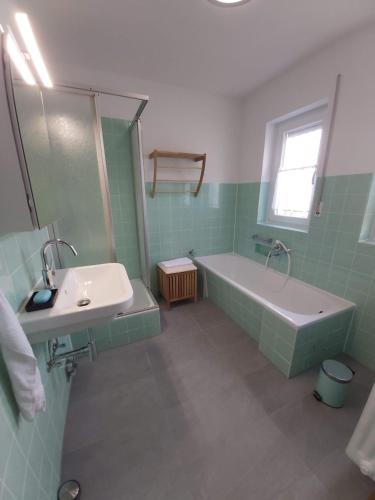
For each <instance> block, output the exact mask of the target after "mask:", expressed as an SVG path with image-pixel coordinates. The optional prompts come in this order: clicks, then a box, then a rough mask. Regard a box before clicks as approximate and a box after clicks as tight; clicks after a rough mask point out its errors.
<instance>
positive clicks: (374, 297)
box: [234, 174, 375, 369]
mask: <svg viewBox="0 0 375 500" xmlns="http://www.w3.org/2000/svg"><path fill="white" fill-rule="evenodd" d="M372 177H373V176H372V174H362V175H359V174H358V175H343V176H335V177H328V178H327V179H326V182H325V188H324V194H323V210H322V215H321V217H313V218H312V220H311V225H310V229H309V232H308V233H304V232H298V231H292V230H287V229H280V228H274V227H269V226H265V225H261V224H258V223H257V216H258V202H259V192H260V189H261V184H260V183H245V184H240V185H239V187H238V203H237V219H236V236H235V246H234V250H235V251H236V252H237V253H239V254H241V255H243V256H246V257H249V258H251V259H254V260H256V261H258V262H260V263H264V262H265V256H263V255H261V254H259V253H257V252H255V245H254V241H253V240H252V235H253V234H255V233H258V234H260V235H262V236H263V235H264V236H266V237H272V238H274V239H276V238H278V239H280V240H282V241H284V242H285V243H286V244H287V246H288V247H290V248H292V250H293V252H292V272H291V274H292V276H294V277H296V278H298V279H301V280H303V281H305V282H307V283H311V284H313V285H315V286H317V287H319V288H322V289H324V290H327V291H329V292H332V293H334V294H336V295H339V296H341V297H344V298H346V299H348V300H350V301H352V302H354V303H356V304H357V306H358V313H357V315H356V318H355V321H354V322H353V328H352V331H351V333H350V336H349V341H348V343H347V346H346V352H348V353H349V354H350V355H352V356H353V357H355V358H356V359H358V360H359V361H361V362H362V363H363V364H365V365H366V366H368V367H369V368H371V369H375V329H374V326H373V325H374V324H375V312H374V311H375V271H374V270H375V245H371V244H368V243H362V242H361V243H359V239H360V233H361V228H362V222H363V218H364V214H365V211H366V206H367V200H368V194H369V190H370V186H371V182H372ZM270 265H271V266H272V267H275V268H276V269H277V270H280V271H283V272H285V270H286V265H287V263H286V258H285V257H281V258H280V257H278V258H273V259H271V263H270Z"/></svg>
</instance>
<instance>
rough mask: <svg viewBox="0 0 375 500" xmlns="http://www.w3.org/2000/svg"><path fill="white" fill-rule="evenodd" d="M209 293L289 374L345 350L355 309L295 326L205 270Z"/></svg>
mask: <svg viewBox="0 0 375 500" xmlns="http://www.w3.org/2000/svg"><path fill="white" fill-rule="evenodd" d="M206 276H207V289H208V290H207V291H208V296H209V297H210V299H211V300H213V301H214V302H215V303H216V304H217V305H218V306H219V307H221V308H222V309H223V310H224V311H225V312H226V313H227V314H228V315H229V316H230V317H231V318H232V319H233V320H234V321H235V322H236V323H238V324H239V325H240V326H241V327H242V328H243V329H244V330H245V331H246V332H247V333H248V334H249V335H250V336H251V337H252V338H253V339H254V340H255V341H257V342H258V343H259V349H260V350H261V351H262V352H263V354H264V355H265V356H267V357H268V358H269V360H270V361H272V363H273V364H274V365H275V366H277V367H278V368H279V369H280V370H281V371H282V372H283V373H284V375H286V376H287V377H293V376H295V375H298V373H301V372H303V371H305V370H307V369H308V368H311V367H312V366H315V365H317V364H319V363H320V362H321V361H323V360H324V359H327V358H331V357H334V356H336V355H337V354H339V353H340V352H342V351H343V349H344V345H345V341H346V338H347V334H348V328H349V326H350V324H351V318H352V314H353V311H352V310H351V311H346V312H344V313H341V314H338V315H336V316H333V317H331V318H327V319H324V320H322V321H319V322H317V323H314V324H312V325H309V326H306V327H303V328H300V329H299V330H296V329H294V328H293V327H292V326H291V325H290V324H289V323H287V322H286V321H284V320H282V319H281V318H280V317H279V316H277V315H276V314H274V313H273V312H271V311H269V310H268V309H266V308H265V307H263V306H261V305H260V304H258V303H257V302H255V301H254V300H252V299H251V298H250V297H248V296H247V295H245V294H244V293H242V292H240V291H239V290H237V289H236V288H234V287H233V286H232V285H230V284H228V283H227V282H226V281H224V280H223V279H221V278H220V277H218V276H216V275H215V274H213V273H211V272H206Z"/></svg>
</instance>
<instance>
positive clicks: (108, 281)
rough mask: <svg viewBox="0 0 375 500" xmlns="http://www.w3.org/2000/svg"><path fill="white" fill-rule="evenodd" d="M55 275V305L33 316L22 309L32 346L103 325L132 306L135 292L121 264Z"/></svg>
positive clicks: (63, 270)
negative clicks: (56, 290) (56, 289)
mask: <svg viewBox="0 0 375 500" xmlns="http://www.w3.org/2000/svg"><path fill="white" fill-rule="evenodd" d="M55 272H56V274H55V277H54V283H55V286H56V287H57V288H58V290H59V293H58V296H57V299H56V302H55V305H54V306H53V307H52V308H50V309H43V310H40V311H33V312H26V311H25V310H24V307H22V308H21V310H20V312H19V314H18V318H19V320H20V322H21V324H22V326H23V329H24V331H25V333H26V335H27V336H28V338H29V340H30V342H31V343H32V344H35V343H37V342H42V341H45V340H48V339H51V338H55V337H59V336H62V335H68V334H71V333H73V332H77V331H79V330H83V329H86V328H90V327H92V326H95V325H100V324H104V323H106V322H108V321H110V320H112V319H113V318H114V317H115V316H117V314H120V313H123V312H125V311H126V309H127V308H128V307H130V306H131V305H132V301H133V289H132V286H131V283H130V281H129V278H128V275H127V272H126V270H125V267H124V266H123V265H122V264H118V263H109V264H99V265H95V266H83V267H72V268H67V269H57V270H56V271H55ZM37 288H40V287H37Z"/></svg>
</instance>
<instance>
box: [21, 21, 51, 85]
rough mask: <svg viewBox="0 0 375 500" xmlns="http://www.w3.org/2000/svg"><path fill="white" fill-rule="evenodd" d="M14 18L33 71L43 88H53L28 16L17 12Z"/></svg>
mask: <svg viewBox="0 0 375 500" xmlns="http://www.w3.org/2000/svg"><path fill="white" fill-rule="evenodd" d="M15 18H16V22H17V25H18V29H19V30H20V33H21V36H22V38H23V41H24V42H25V45H26V48H27V51H28V53H29V54H30V57H31V60H32V61H33V64H34V66H35V69H36V70H37V72H38V75H39V78H40V79H41V81H42V83H43V85H44V86H45V87H53V84H52V81H51V78H50V76H49V74H48V71H47V68H46V65H45V63H44V60H43V57H42V54H41V52H40V50H39V47H38V44H37V41H36V38H35V36H34V33H33V29H32V27H31V24H30V21H29V17H28V15H27V14H25V13H24V12H17V14H16V15H15Z"/></svg>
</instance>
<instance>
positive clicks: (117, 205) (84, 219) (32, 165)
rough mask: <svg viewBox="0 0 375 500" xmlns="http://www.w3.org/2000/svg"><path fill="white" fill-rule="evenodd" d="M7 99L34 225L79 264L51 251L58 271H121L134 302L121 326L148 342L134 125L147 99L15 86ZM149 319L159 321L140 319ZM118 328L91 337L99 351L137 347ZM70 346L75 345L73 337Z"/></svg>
mask: <svg viewBox="0 0 375 500" xmlns="http://www.w3.org/2000/svg"><path fill="white" fill-rule="evenodd" d="M12 94H13V95H12V99H13V103H14V116H15V118H16V120H17V129H18V131H19V134H20V141H21V144H22V150H23V155H24V160H25V166H26V168H27V172H26V177H27V181H28V186H27V187H28V188H29V190H30V197H32V200H33V203H34V204H35V207H36V209H37V210H36V212H37V214H38V217H37V225H38V227H44V226H48V229H49V233H50V236H51V237H60V238H64V239H66V240H68V241H71V242H72V243H73V244H74V246H75V247H76V248H77V250H78V253H79V256H78V258H77V257H74V256H70V255H69V254H68V253H66V252H63V251H62V250H61V249H55V259H56V262H57V265H60V266H61V267H74V266H82V265H90V264H100V263H104V262H115V261H117V262H120V263H122V264H123V265H124V266H125V268H126V270H127V272H128V275H129V278H130V279H131V281H132V286H133V290H134V302H133V305H132V306H131V307H130V308H129V309H127V310H126V311H124V312H123V314H122V315H121V317H120V318H119V320H125V319H126V318H130V316H132V321H130V320H129V321H128V323H129V324H131V325H136V326H137V328H136V330H138V333H137V335H138V336H140V337H141V338H144V337H145V336H147V332H146V330H147V328H145V327H146V326H147V325H148V326H150V328H151V334H155V333H158V331H159V330H160V322H159V310H158V306H157V303H156V301H155V299H154V297H153V296H152V293H151V292H150V258H149V248H148V232H147V214H146V203H145V182H144V169H143V152H142V131H141V121H140V117H141V114H142V112H143V110H144V108H145V106H146V105H147V102H148V97H147V96H143V95H138V94H129V93H128V94H124V93H118V92H111V91H106V90H102V89H93V88H84V87H82V86H68V85H55V86H54V87H53V89H41V88H39V87H30V86H27V85H25V84H23V83H22V82H20V81H18V80H14V79H12ZM114 116H115V117H114ZM150 312H155V313H157V316H156V314H155V315H154V316H153V317H151V316H150V315H148V316H147V317H146V316H145V317H142V313H150ZM138 315H140V316H138ZM137 318H138V319H139V321H138V322H137ZM120 323H121V321H118V322H116V321H114V322H113V324H112V325H108V326H107V327H106V328H102V329H101V330H100V331H97V334H98V338H99V349H100V347H102V348H103V349H105V348H107V347H110V346H111V345H116V344H119V343H127V342H128V341H129V342H130V341H132V340H137V335H136V334H134V332H133V335H130V334H131V333H132V328H130V327H129V325H128V323H126V321H122V323H121V324H122V326H121V325H120ZM139 324H140V325H141V326H142V327H143V330H142V328H141V327H140V326H139ZM133 330H134V328H133ZM141 330H142V331H141ZM121 333H122V334H121ZM125 333H126V338H125V337H124V335H125ZM116 336H117V337H118V338H116V339H115V340H116V342H113V339H114V338H115V337H116ZM72 340H73V344H76V343H77V342H79V335H73V337H72ZM100 341H102V346H101V345H100ZM122 341H123V342H122Z"/></svg>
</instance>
